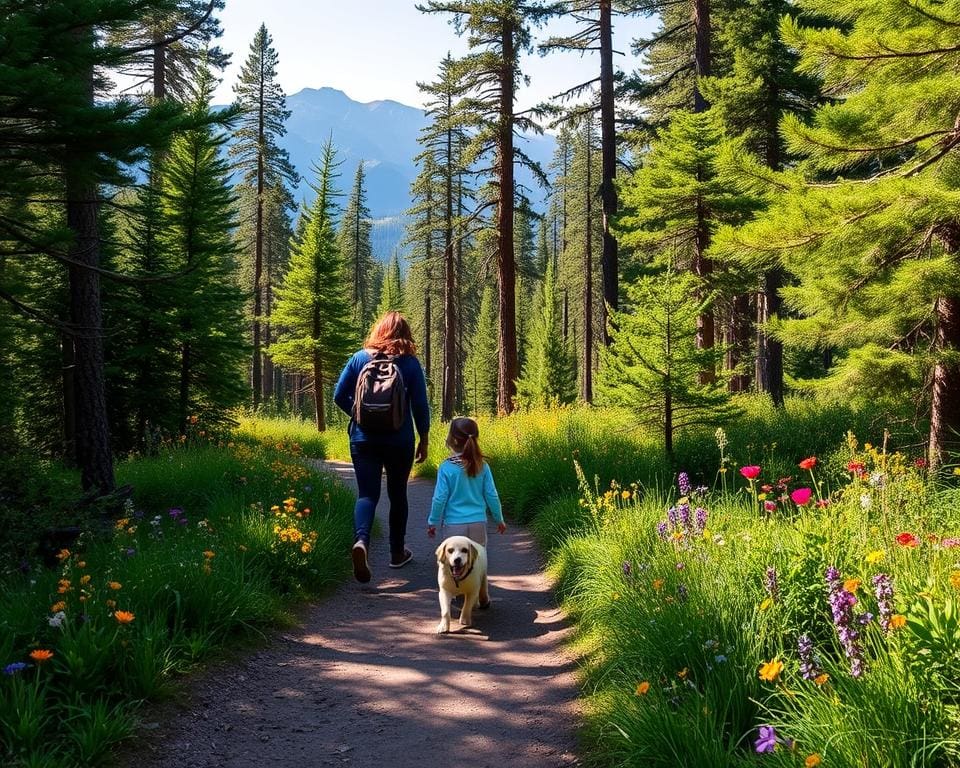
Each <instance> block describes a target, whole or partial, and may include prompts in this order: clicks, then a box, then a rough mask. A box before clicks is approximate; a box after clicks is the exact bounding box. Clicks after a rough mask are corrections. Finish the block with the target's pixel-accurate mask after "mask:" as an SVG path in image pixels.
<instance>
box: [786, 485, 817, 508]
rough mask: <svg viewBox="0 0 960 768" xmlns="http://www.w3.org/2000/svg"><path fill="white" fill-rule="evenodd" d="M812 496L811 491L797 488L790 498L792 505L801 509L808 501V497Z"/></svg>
mask: <svg viewBox="0 0 960 768" xmlns="http://www.w3.org/2000/svg"><path fill="white" fill-rule="evenodd" d="M812 495H813V491H811V490H810V489H809V488H797V490H795V491H794V492H793V493H791V494H790V498H791V499H793V503H794V504H796V505H797V506H798V507H802V506H803V505H804V504H806V503H807V502H808V501H810V497H811V496H812Z"/></svg>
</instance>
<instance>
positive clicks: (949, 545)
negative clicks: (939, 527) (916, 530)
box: [940, 537, 960, 549]
mask: <svg viewBox="0 0 960 768" xmlns="http://www.w3.org/2000/svg"><path fill="white" fill-rule="evenodd" d="M940 546H941V547H943V548H944V549H956V548H957V547H960V539H958V538H955V537H950V538H947V539H944V540H943V541H941V542H940Z"/></svg>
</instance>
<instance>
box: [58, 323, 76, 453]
mask: <svg viewBox="0 0 960 768" xmlns="http://www.w3.org/2000/svg"><path fill="white" fill-rule="evenodd" d="M60 361H61V371H62V377H63V378H62V387H63V457H64V460H65V461H66V463H67V464H71V465H73V466H76V464H77V409H76V403H75V398H76V390H75V387H74V381H73V368H74V360H73V338H72V337H71V336H69V335H67V334H66V333H62V334H60Z"/></svg>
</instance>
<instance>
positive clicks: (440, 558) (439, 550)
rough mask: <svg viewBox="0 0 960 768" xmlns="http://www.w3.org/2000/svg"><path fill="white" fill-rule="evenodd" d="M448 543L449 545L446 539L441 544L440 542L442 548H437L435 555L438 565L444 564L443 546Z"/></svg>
mask: <svg viewBox="0 0 960 768" xmlns="http://www.w3.org/2000/svg"><path fill="white" fill-rule="evenodd" d="M446 543H447V542H446V539H444V540H443V541H441V542H440V546H439V547H437V551H436V552H434V555H435V556H436V558H437V562H438V563H442V562H443V545H444V544H446Z"/></svg>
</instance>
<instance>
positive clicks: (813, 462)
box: [797, 456, 817, 470]
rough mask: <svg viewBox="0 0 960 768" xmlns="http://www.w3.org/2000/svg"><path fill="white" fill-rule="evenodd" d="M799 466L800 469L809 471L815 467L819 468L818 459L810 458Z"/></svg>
mask: <svg viewBox="0 0 960 768" xmlns="http://www.w3.org/2000/svg"><path fill="white" fill-rule="evenodd" d="M797 466H799V467H800V469H808V470H809V469H813V468H814V467H815V466H817V457H816V456H808V457H807V458H805V459H804V460H803V461H801V462H800V463H799V464H798V465H797Z"/></svg>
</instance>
